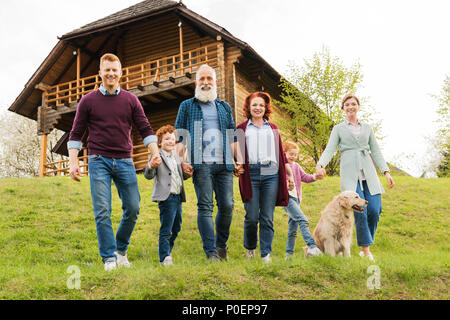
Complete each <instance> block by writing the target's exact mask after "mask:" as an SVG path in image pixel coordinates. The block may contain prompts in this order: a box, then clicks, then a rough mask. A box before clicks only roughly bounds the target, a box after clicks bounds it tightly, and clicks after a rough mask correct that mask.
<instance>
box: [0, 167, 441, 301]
mask: <svg viewBox="0 0 450 320" xmlns="http://www.w3.org/2000/svg"><path fill="white" fill-rule="evenodd" d="M138 179H139V185H140V191H141V198H142V200H141V214H140V217H139V220H138V223H137V225H136V228H135V231H134V233H133V236H132V239H131V245H130V247H129V251H128V257H129V260H130V261H131V263H132V267H131V268H130V269H119V270H117V271H114V272H110V273H107V272H105V271H104V270H103V265H102V263H101V260H100V256H99V254H98V247H97V236H96V231H95V223H94V219H93V212H92V205H91V198H90V189H89V180H88V178H83V179H82V182H81V183H76V182H73V181H71V180H70V179H69V178H67V177H60V178H56V177H55V178H45V179H39V178H31V179H4V180H0V208H1V219H0V230H1V232H0V256H1V259H0V270H1V272H0V299H202V300H206V299H208V300H211V299H212V300H214V299H224V300H227V299H231V300H233V299H289V300H296V299H448V298H449V293H448V292H449V278H450V272H449V271H450V269H449V261H450V254H449V253H450V252H449V251H450V246H449V243H448V240H449V233H448V231H449V212H450V197H449V190H450V179H428V180H425V179H416V178H411V177H395V179H396V183H397V185H396V187H395V188H394V189H393V190H389V191H388V192H387V193H386V194H384V195H383V213H382V216H381V219H380V224H379V228H378V231H377V237H376V241H375V245H374V246H373V247H372V253H373V254H374V256H375V258H376V263H370V262H369V261H368V260H366V259H362V258H360V257H359V256H358V252H359V248H358V247H357V246H356V238H355V235H354V238H353V246H352V257H351V258H342V257H339V258H331V257H329V256H322V257H316V258H313V259H305V258H304V257H303V251H302V247H303V246H304V241H303V239H302V238H301V235H300V233H299V238H298V240H297V246H296V253H295V255H294V258H293V259H292V260H290V261H285V260H284V250H285V245H286V237H287V230H288V224H287V216H286V214H285V212H284V211H283V210H282V209H281V208H277V209H276V211H275V221H274V228H275V238H274V243H273V253H272V255H273V262H272V263H271V264H269V265H265V264H263V263H262V262H261V260H260V259H258V258H257V259H254V260H253V261H247V260H246V258H245V249H244V247H243V245H242V243H243V221H244V215H245V211H244V208H243V204H242V202H241V200H240V196H239V188H238V184H237V180H236V179H235V189H234V199H235V212H234V217H233V222H232V226H231V235H230V239H229V242H228V246H229V256H230V259H229V261H228V262H219V263H211V262H209V261H207V260H206V258H205V255H204V253H203V249H202V242H201V239H200V235H199V233H198V229H197V222H196V221H197V219H196V217H197V214H196V212H197V208H196V197H195V192H194V189H193V185H192V182H191V180H188V181H187V182H186V188H187V198H188V202H187V203H186V204H184V206H183V226H182V230H181V232H180V234H179V237H178V239H177V240H176V243H175V248H174V251H173V253H172V256H173V259H174V263H175V264H174V265H173V266H172V267H170V268H163V267H161V266H160V265H159V260H158V232H159V226H160V223H159V210H158V207H157V205H156V204H155V203H152V202H151V198H150V196H151V192H152V185H153V184H152V182H151V181H148V180H145V179H144V178H143V176H142V175H139V176H138ZM383 183H384V186H385V189H386V190H387V189H388V188H387V186H386V184H385V181H383ZM338 192H339V179H338V178H335V177H327V178H326V179H325V180H322V181H319V182H316V183H312V184H304V186H303V203H302V209H303V211H304V212H305V214H306V215H307V216H308V217H309V220H310V227H311V230H313V228H314V227H315V225H316V224H317V221H318V219H319V216H320V212H321V210H322V209H323V208H324V207H325V205H326V204H327V203H328V202H329V201H330V200H331V199H332V197H333V196H334V195H335V194H337V193H338ZM120 217H121V202H120V199H119V198H118V196H117V192H116V189H115V187H113V214H112V220H113V225H114V228H117V226H118V224H119V221H120ZM372 264H374V265H376V266H378V267H379V269H380V285H381V286H380V288H379V289H376V290H370V289H368V287H367V280H368V278H369V277H370V276H371V274H368V273H367V270H368V267H369V266H370V265H372ZM72 265H75V266H77V267H78V268H79V269H80V273H81V278H80V280H81V283H80V284H81V287H80V289H78V290H77V289H69V288H68V286H67V280H68V279H69V277H70V276H71V274H69V273H67V269H68V268H69V266H72Z"/></svg>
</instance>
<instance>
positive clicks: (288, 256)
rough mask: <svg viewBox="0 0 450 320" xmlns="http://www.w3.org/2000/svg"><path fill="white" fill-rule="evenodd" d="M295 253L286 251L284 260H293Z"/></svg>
mask: <svg viewBox="0 0 450 320" xmlns="http://www.w3.org/2000/svg"><path fill="white" fill-rule="evenodd" d="M293 256H294V255H293V254H292V253H287V252H286V255H285V256H284V260H286V261H288V260H292V257H293Z"/></svg>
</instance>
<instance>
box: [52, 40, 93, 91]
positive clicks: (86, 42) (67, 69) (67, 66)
mask: <svg viewBox="0 0 450 320" xmlns="http://www.w3.org/2000/svg"><path fill="white" fill-rule="evenodd" d="M89 41H90V39H89V40H86V41H85V42H84V44H83V45H81V46H79V48H80V49H83V48H85V47H86V46H87V45H88V44H89ZM67 44H68V45H71V46H73V45H72V44H70V43H67ZM75 49H78V47H76V48H75ZM76 61H77V57H76V56H75V55H74V56H73V57H72V59H70V62H69V63H68V64H67V65H66V67H65V68H64V70H63V71H62V72H61V73H60V75H59V76H58V78H57V79H56V80H55V81H54V82H53V85H55V84H58V83H60V82H61V79H62V78H63V77H64V76H65V75H66V73H67V71H69V69H70V67H71V66H72V65H73V64H74V63H75V62H76Z"/></svg>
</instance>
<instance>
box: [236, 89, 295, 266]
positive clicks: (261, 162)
mask: <svg viewBox="0 0 450 320" xmlns="http://www.w3.org/2000/svg"><path fill="white" fill-rule="evenodd" d="M243 109H244V116H245V117H246V118H247V120H246V121H244V122H242V123H241V124H239V125H238V126H237V129H238V135H239V136H240V139H239V140H240V141H245V143H241V145H242V144H243V145H245V163H244V173H243V174H241V175H239V190H240V192H241V197H242V201H243V202H244V208H245V212H246V215H245V220H244V247H245V248H246V249H247V258H253V257H254V256H255V249H256V247H257V242H258V223H259V242H260V249H261V258H262V259H263V261H264V262H270V261H271V257H270V254H271V252H272V242H273V235H274V230H273V215H274V211H275V206H283V207H285V206H287V204H288V202H289V194H288V186H287V182H286V173H287V174H288V176H289V185H290V187H292V186H293V183H294V182H293V175H292V171H291V169H290V167H289V165H287V160H286V155H285V153H284V150H283V144H282V142H281V138H280V134H279V132H278V127H277V126H276V125H275V124H273V123H270V122H269V121H268V120H269V118H270V115H271V114H272V112H273V109H272V105H271V98H270V96H269V95H268V94H267V93H265V92H254V93H251V94H249V95H248V96H247V97H246V98H245V103H244V108H243ZM244 137H245V138H244ZM244 139H245V140H244Z"/></svg>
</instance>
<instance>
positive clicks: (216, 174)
mask: <svg viewBox="0 0 450 320" xmlns="http://www.w3.org/2000/svg"><path fill="white" fill-rule="evenodd" d="M192 182H193V183H194V189H195V193H196V195H197V200H198V202H197V208H198V211H197V225H198V230H199V232H200V236H201V238H202V241H203V250H204V252H205V254H206V255H207V256H211V255H214V254H216V253H217V250H216V246H217V247H219V248H226V246H227V241H228V237H229V235H230V226H231V220H232V218H233V207H234V201H233V173H232V172H231V171H228V170H227V169H226V166H225V165H224V164H206V163H205V164H202V165H201V167H200V168H199V169H197V170H194V174H193V176H192ZM213 193H215V195H216V202H217V215H216V219H215V224H216V234H215V235H214V220H213V209H214V198H213Z"/></svg>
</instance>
